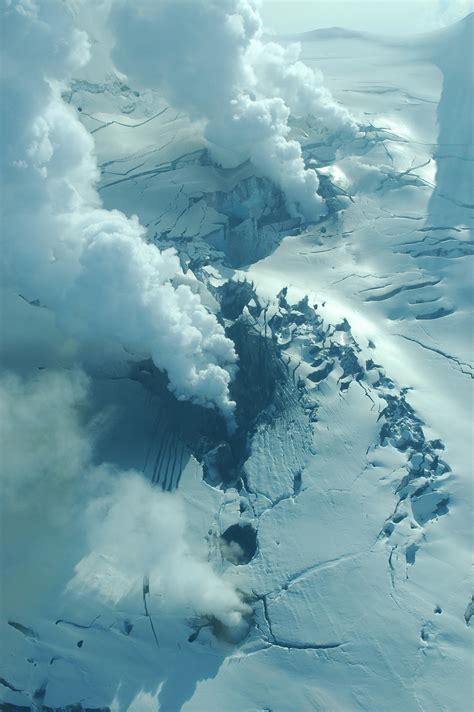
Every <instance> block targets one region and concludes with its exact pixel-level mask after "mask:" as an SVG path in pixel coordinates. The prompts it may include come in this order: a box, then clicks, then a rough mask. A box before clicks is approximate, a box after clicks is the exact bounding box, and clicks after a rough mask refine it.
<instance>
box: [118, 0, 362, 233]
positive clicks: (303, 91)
mask: <svg viewBox="0 0 474 712" xmlns="http://www.w3.org/2000/svg"><path fill="white" fill-rule="evenodd" d="M113 20H114V25H115V29H116V36H117V43H116V46H115V50H114V54H113V56H114V60H115V61H116V63H117V65H118V67H119V69H121V70H123V71H124V72H125V73H126V74H127V75H128V76H129V77H130V79H131V81H132V82H135V83H136V84H137V85H141V86H147V87H154V88H157V89H160V90H161V91H163V92H164V94H165V95H166V96H167V98H168V100H169V101H170V102H171V103H172V104H173V105H174V106H175V107H176V108H180V109H183V110H185V111H187V112H188V113H189V115H190V116H191V117H192V118H194V119H198V120H203V121H204V122H205V137H206V138H207V141H208V145H209V149H210V151H211V153H212V155H213V158H214V159H215V160H216V161H217V162H219V163H220V164H221V165H222V166H224V167H234V166H236V165H239V164H240V163H242V162H243V161H246V160H248V159H250V160H251V161H252V163H253V164H254V166H255V167H256V168H257V169H258V170H259V171H261V172H262V173H263V174H264V175H266V176H267V177H269V178H270V179H271V180H273V181H274V182H275V183H276V184H277V185H278V186H279V187H280V188H281V189H282V191H283V193H284V194H285V197H286V201H287V206H288V209H289V211H290V213H291V214H293V215H297V216H302V217H304V218H305V219H307V220H310V221H311V220H317V219H318V218H319V217H320V216H321V215H323V214H324V213H325V204H324V201H323V200H322V198H321V197H320V196H319V195H318V193H317V190H318V187H319V181H318V176H317V174H316V172H315V171H314V170H312V169H306V168H305V164H304V160H303V156H302V151H301V146H300V144H299V143H298V142H297V141H295V140H292V139H290V138H289V137H288V136H289V133H290V127H289V125H288V118H289V115H290V111H291V112H292V113H293V114H294V115H307V114H312V115H314V117H315V118H316V120H317V122H318V123H319V126H320V128H321V130H323V131H325V132H328V133H330V134H335V133H342V134H344V135H354V134H355V132H356V130H357V127H356V124H355V122H354V120H353V119H352V118H351V116H350V115H349V113H348V112H347V111H346V110H345V109H344V108H342V107H341V106H339V105H338V104H337V103H336V102H335V101H334V99H333V98H332V96H331V94H330V93H329V91H328V90H327V89H325V88H324V87H323V86H322V83H321V78H320V77H319V76H317V75H316V74H315V73H314V72H313V71H312V70H311V69H310V68H308V67H307V66H305V65H304V64H303V63H302V62H300V61H298V56H299V48H298V46H296V45H293V46H291V47H290V48H288V49H284V48H282V47H280V46H279V45H277V44H276V43H274V42H271V43H266V42H264V40H263V37H262V23H261V19H260V15H259V11H258V2H256V1H255V0H180V1H179V2H176V1H174V0H163V2H154V0H144V1H143V2H140V3H136V2H133V1H132V0H117V2H116V3H115V9H114V11H113ZM268 97H270V98H268Z"/></svg>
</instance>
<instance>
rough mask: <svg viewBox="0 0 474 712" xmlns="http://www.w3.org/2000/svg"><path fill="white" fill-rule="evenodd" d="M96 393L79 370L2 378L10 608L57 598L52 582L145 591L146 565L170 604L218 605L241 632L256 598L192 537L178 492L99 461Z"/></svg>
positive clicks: (0, 479) (204, 609)
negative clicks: (92, 402)
mask: <svg viewBox="0 0 474 712" xmlns="http://www.w3.org/2000/svg"><path fill="white" fill-rule="evenodd" d="M87 402H88V381H87V379H86V377H85V376H84V374H83V373H81V372H79V371H77V372H48V371H39V372H37V374H36V375H35V376H34V377H30V378H28V379H21V378H19V377H18V376H16V375H13V374H4V375H3V376H2V378H1V379H0V405H1V409H0V417H1V422H2V429H1V442H0V445H1V452H2V467H1V470H0V485H1V490H2V499H3V504H4V509H3V511H2V520H3V522H2V523H3V525H4V528H5V530H6V531H7V530H8V533H9V537H8V542H4V544H3V545H2V547H0V549H1V552H0V553H1V558H2V572H3V574H2V578H3V580H4V584H5V586H4V594H5V598H4V602H3V603H4V605H5V606H6V612H7V614H10V613H11V612H12V611H15V610H17V609H18V610H22V613H23V614H24V609H23V607H27V608H31V607H34V606H39V607H40V606H41V605H42V604H43V602H44V603H45V604H46V605H48V600H50V597H51V590H53V591H54V589H55V587H59V590H64V589H66V590H67V591H69V593H70V594H72V595H73V596H76V595H77V594H79V595H85V596H88V597H89V598H90V597H91V596H92V599H93V598H94V596H98V597H99V598H100V599H102V600H103V602H104V603H105V604H106V605H108V606H110V605H112V606H113V605H114V604H116V603H118V602H119V601H123V600H124V599H125V598H127V599H128V600H130V599H132V600H135V601H137V600H138V601H139V602H140V600H141V594H142V582H143V576H144V574H148V575H149V580H150V590H151V592H152V593H154V594H159V596H160V599H161V600H162V601H163V611H164V612H165V613H166V610H170V609H171V610H172V611H174V612H178V613H179V614H180V615H183V616H184V615H190V614H191V615H196V614H197V615H202V616H212V617H214V618H215V619H217V620H219V621H220V622H221V623H222V624H223V625H224V626H226V627H228V628H229V629H232V631H233V632H234V633H238V631H239V630H240V629H244V630H245V625H246V624H245V622H244V620H243V615H244V614H245V613H246V612H247V611H248V607H247V606H246V605H245V604H244V603H243V602H242V600H241V598H240V597H239V595H238V593H237V592H236V590H235V588H234V586H233V585H232V584H231V583H230V582H229V581H228V580H226V579H225V577H222V576H219V575H218V574H217V573H216V572H215V571H214V569H213V568H212V566H211V564H210V563H209V562H208V561H207V560H205V558H204V557H203V555H202V551H197V549H195V548H194V547H193V544H192V542H191V541H188V538H189V532H188V530H189V524H188V516H187V511H186V507H185V504H184V501H183V499H182V497H181V495H180V494H179V493H173V494H170V493H164V492H162V491H161V490H158V489H157V488H154V487H152V486H151V484H149V483H148V482H147V481H146V480H144V479H143V477H142V476H141V475H139V474H137V473H135V472H128V473H117V472H115V471H114V470H113V468H112V467H111V466H109V465H106V464H104V465H101V466H100V467H96V466H95V465H94V464H93V463H92V452H93V429H94V428H93V423H92V424H91V423H90V422H89V423H88V422H87V419H86V418H85V410H86V409H87V408H86V406H87ZM84 539H86V541H84ZM78 557H79V558H80V561H79V563H77V562H78ZM74 569H75V573H74V575H73V578H72V579H70V580H69V583H68V581H67V577H70V575H71V572H74ZM45 573H47V575H45ZM67 583H68V585H67V587H66V584H67ZM57 592H58V591H57V590H56V594H57Z"/></svg>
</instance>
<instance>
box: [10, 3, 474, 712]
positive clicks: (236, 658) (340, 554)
mask: <svg viewBox="0 0 474 712" xmlns="http://www.w3.org/2000/svg"><path fill="white" fill-rule="evenodd" d="M472 21H473V16H472V15H471V16H469V17H467V18H465V19H464V20H462V21H461V22H460V23H458V24H457V25H455V26H453V27H451V28H448V29H447V30H444V31H442V32H440V33H436V34H434V35H429V36H425V37H422V38H417V39H416V41H415V40H413V41H403V42H402V41H400V40H396V39H390V40H384V41H382V40H381V39H379V38H375V37H371V36H369V35H358V34H356V33H345V32H335V31H316V32H310V33H307V34H305V35H302V36H301V37H299V38H298V39H299V40H300V41H301V43H302V50H303V54H302V56H303V60H304V61H305V62H306V63H307V64H308V65H310V66H311V65H314V66H315V67H321V68H322V70H323V71H324V75H325V80H326V83H327V84H328V85H329V87H330V89H331V90H332V92H333V94H334V96H335V97H336V99H338V100H339V101H341V102H343V103H344V105H346V106H347V107H348V108H349V109H350V110H351V111H352V112H353V114H354V115H356V116H358V117H359V118H360V123H361V131H360V132H359V133H358V134H357V136H356V137H355V138H353V139H351V140H347V139H343V138H338V137H337V136H336V137H333V138H332V139H330V140H329V139H326V140H325V139H324V138H323V139H322V138H321V136H320V135H319V134H315V129H314V126H313V125H312V123H311V120H310V119H294V120H292V123H291V126H292V135H293V136H294V137H296V138H297V139H298V140H299V141H301V143H302V147H303V154H304V157H305V160H306V162H307V164H308V165H312V166H314V167H315V168H316V169H317V170H318V172H319V176H320V192H321V194H322V195H323V196H324V197H325V199H326V202H327V205H328V215H327V217H325V218H324V219H323V220H322V221H321V222H319V223H318V224H316V225H305V224H303V223H302V222H301V221H300V220H299V219H298V218H295V217H294V216H291V215H289V214H288V210H287V207H286V205H285V201H284V199H283V196H282V194H281V193H280V191H279V190H277V189H276V188H275V187H274V186H273V185H272V183H271V182H270V181H269V180H268V178H266V177H264V176H263V175H260V174H259V173H258V172H257V171H256V170H255V169H254V167H253V166H252V165H251V164H250V162H246V163H244V164H242V165H240V166H238V167H237V168H232V169H231V168H229V169H224V168H220V167H218V166H217V165H215V163H213V161H212V159H211V157H210V155H209V153H208V151H207V149H206V147H205V145H204V142H203V140H202V134H201V131H200V127H199V126H196V125H194V124H191V123H190V122H189V120H188V119H187V118H186V116H184V115H182V114H180V113H179V112H177V111H176V110H174V109H173V108H172V107H170V106H169V105H167V103H166V102H165V101H164V99H163V98H162V97H161V96H159V95H158V94H157V93H156V92H152V91H148V92H139V91H137V90H135V89H134V88H133V87H130V86H128V84H126V83H125V82H124V81H123V82H122V80H121V79H118V78H117V76H112V75H111V74H107V72H104V76H103V77H99V76H97V77H96V79H95V81H93V80H92V79H91V76H90V70H88V74H87V75H84V76H81V77H78V78H77V79H76V80H75V81H74V83H73V84H72V87H71V90H70V91H69V90H68V92H66V93H65V99H66V101H68V102H69V103H70V104H71V105H72V106H73V107H75V108H76V110H77V112H78V114H80V118H81V121H82V122H83V124H84V125H85V126H86V127H87V129H88V130H89V131H90V132H91V133H92V135H93V136H94V140H95V144H96V150H97V154H98V159H99V164H100V169H101V179H100V186H99V191H100V194H101V197H102V199H103V201H104V205H105V207H106V208H108V209H113V208H119V209H120V210H122V211H124V212H125V213H126V214H127V215H133V214H137V215H138V217H139V219H140V221H141V223H142V224H143V225H145V226H146V227H147V229H148V239H149V240H150V241H152V242H155V243H156V244H157V245H158V246H160V247H169V246H174V247H176V249H177V250H178V252H179V256H180V260H181V263H182V265H183V267H184V268H185V270H189V271H187V273H186V275H184V276H183V275H182V276H181V277H180V278H179V279H181V280H186V279H187V280H188V282H189V284H190V285H191V287H192V289H194V290H197V291H200V292H201V294H202V299H203V301H204V303H206V306H207V307H208V308H209V309H210V310H211V311H214V312H215V313H217V314H218V315H219V318H220V319H221V320H222V323H223V324H224V325H225V327H226V333H227V335H228V336H229V337H230V338H231V339H232V340H233V341H234V343H235V346H236V351H237V354H238V356H239V363H240V370H239V373H238V375H237V376H236V378H235V381H234V383H233V385H232V391H231V395H232V397H233V398H234V400H235V401H236V403H237V412H236V418H237V429H236V430H235V431H234V432H229V431H228V430H226V427H225V424H224V423H223V421H222V420H221V419H220V418H219V416H218V415H217V414H216V413H215V412H214V411H211V410H209V409H206V408H203V407H202V406H201V405H196V404H190V403H186V402H184V403H183V402H180V401H178V400H176V399H175V398H174V396H172V395H171V394H170V393H169V391H168V390H167V388H166V379H165V377H164V376H163V374H161V373H160V372H158V371H157V369H156V368H155V367H154V366H153V364H152V363H151V362H150V361H144V360H139V359H137V358H134V359H131V361H132V362H131V363H129V362H126V361H124V362H123V363H121V364H120V365H118V364H117V363H115V364H114V366H113V368H112V367H110V366H109V365H108V364H107V363H104V362H99V363H98V362H97V361H98V360H97V358H96V357H94V359H92V358H91V359H90V361H91V363H89V364H88V368H89V371H90V373H91V374H92V381H91V402H92V404H93V407H92V411H93V413H94V414H98V413H101V414H104V413H105V414H106V415H105V416H103V417H106V418H107V421H108V423H107V427H104V428H101V429H100V430H99V434H98V436H97V442H96V444H95V452H94V455H93V457H94V458H95V462H96V463H102V462H104V461H107V462H109V463H112V465H114V466H117V467H118V468H120V469H122V470H128V469H132V468H133V469H136V470H138V471H141V472H143V473H144V474H145V476H146V477H147V478H148V479H149V480H151V481H152V482H153V483H154V485H156V486H157V487H159V486H160V485H161V486H162V487H163V489H165V490H170V491H173V490H176V489H178V491H179V492H180V493H181V495H182V498H183V502H184V505H185V507H186V511H187V521H188V523H189V529H188V531H187V534H186V536H187V538H188V539H189V540H190V541H192V542H193V545H194V546H195V548H196V549H197V551H198V552H199V554H200V555H201V556H202V557H203V558H204V559H205V558H207V559H208V560H209V561H210V562H211V564H212V565H213V567H214V569H215V570H217V571H218V572H220V574H221V575H222V576H223V577H224V578H225V581H228V582H231V583H232V584H233V586H235V587H236V588H237V590H239V591H241V594H242V598H243V600H244V601H245V602H246V604H247V606H248V609H247V610H246V612H245V615H244V618H245V621H246V623H245V626H244V627H242V628H240V629H239V631H238V634H235V631H234V633H232V631H231V630H230V629H229V628H226V626H225V625H224V624H223V623H222V621H219V620H217V619H215V618H212V617H209V616H207V617H206V616H205V615H201V616H200V615H199V611H198V612H196V610H195V607H194V608H193V606H192V605H191V604H190V603H189V601H188V602H186V603H185V604H184V605H182V606H180V607H179V608H174V607H173V605H170V603H169V600H166V596H162V595H161V594H160V592H159V591H157V590H156V589H154V588H153V582H152V583H150V582H149V581H148V580H147V578H146V576H145V578H144V579H143V583H142V585H141V584H140V586H139V587H138V588H137V587H135V588H133V587H131V590H130V591H128V592H127V594H126V595H123V597H120V596H117V600H116V601H112V600H108V602H104V599H103V598H101V597H100V596H99V595H98V594H97V591H99V590H100V589H101V587H104V586H105V587H108V588H109V589H115V588H119V587H120V585H122V584H121V582H120V581H118V580H116V579H114V578H113V573H112V572H111V571H110V570H109V569H108V564H107V556H106V555H105V554H103V552H101V551H100V550H99V551H98V552H97V551H90V550H88V548H87V544H85V543H84V541H83V538H82V534H83V533H81V532H78V531H77V530H78V529H79V528H80V526H82V525H81V524H80V522H79V521H78V522H75V521H71V522H70V523H69V527H68V533H67V535H65V536H64V538H62V539H61V540H58V538H57V529H56V528H55V525H54V524H51V526H50V529H48V527H46V528H45V530H41V531H40V533H39V534H38V540H37V541H35V532H36V531H37V524H36V523H35V520H34V519H33V521H31V520H30V519H29V517H28V513H27V514H26V515H25V514H21V513H20V514H17V513H14V514H12V515H11V518H12V519H14V518H15V517H16V518H17V519H18V521H19V522H20V526H19V525H18V521H17V523H16V525H15V528H16V530H17V531H20V532H22V533H23V534H22V537H23V539H25V540H31V546H30V547H29V554H28V556H29V558H28V560H27V561H26V562H25V561H24V560H19V559H18V556H16V555H15V553H16V551H21V552H23V551H24V547H23V548H22V542H21V541H19V542H16V541H14V542H13V543H12V545H11V552H10V555H9V556H8V558H7V562H6V572H7V576H8V577H10V578H11V579H13V578H15V577H16V579H17V581H18V582H19V584H18V587H17V592H16V594H15V596H11V595H7V596H6V598H5V605H4V608H5V614H6V615H5V617H4V620H3V621H2V639H3V647H4V650H7V651H8V654H7V655H6V656H4V660H3V663H2V668H1V671H2V672H1V674H0V690H1V699H2V700H3V705H2V708H3V709H11V710H15V709H16V710H17V709H37V710H39V709H58V708H61V709H63V708H66V706H67V705H78V707H76V708H74V709H92V708H95V709H103V710H106V709H110V710H117V711H119V710H120V711H122V710H136V711H137V712H140V711H141V710H144V711H145V710H156V709H160V710H162V712H174V711H177V710H181V709H182V710H186V711H189V712H204V711H209V710H226V711H229V712H234V711H235V712H237V710H245V711H247V710H248V711H250V710H258V711H263V710H273V712H280V711H281V712H287V711H288V712H289V711H290V710H313V709H314V710H322V711H324V712H326V711H327V712H333V711H336V710H343V711H344V712H346V711H351V710H370V711H372V710H373V711H375V710H377V711H382V710H387V711H388V710H392V709H393V708H394V707H395V706H400V707H403V708H404V709H405V710H407V711H408V712H411V711H412V710H413V711H414V712H415V711H422V710H423V711H425V710H426V711H427V710H430V711H431V710H443V711H444V710H445V711H446V712H447V711H451V710H464V709H468V708H469V705H470V700H471V698H472V678H471V674H470V673H471V663H472V624H471V615H472V611H473V608H472V603H471V600H472V599H471V595H472V578H471V577H470V565H471V551H470V549H471V544H472V529H471V522H472V519H471V516H472V472H471V470H472V430H471V423H472V372H473V371H472V262H471V259H472V253H473V240H472V214H473V213H472V211H473V209H474V197H473V194H472V185H473V182H472V160H473V153H472V152H473V148H472V131H473V129H472V127H473V116H472V102H471V99H470V97H471V90H472V63H470V62H469V61H468V58H469V55H470V43H471V40H472V32H473V30H472ZM291 39H292V40H293V39H295V38H291ZM96 70H97V67H96ZM105 74H107V76H105ZM193 275H196V276H197V277H199V279H200V280H201V282H198V281H197V280H196V279H195V278H194V276H193ZM204 285H205V286H204ZM9 300H10V302H11V307H9V313H10V314H12V315H14V317H15V318H14V317H13V316H12V317H11V318H10V319H9V320H8V324H7V327H8V329H10V331H11V332H13V331H14V329H15V323H16V321H17V315H21V318H23V319H25V320H26V319H28V320H31V322H32V323H34V329H35V330H43V331H45V332H46V331H48V333H51V336H50V338H49V342H50V343H51V344H54V343H55V338H56V337H55V334H56V330H55V329H56V327H55V326H54V325H53V324H52V322H51V319H50V316H49V314H48V312H47V310H45V309H42V308H38V307H37V306H35V305H33V304H29V303H27V302H26V301H25V300H24V299H22V298H20V297H13V296H11V295H10V297H9ZM18 318H19V317H18ZM28 323H29V322H28ZM32 330H33V328H32ZM24 338H25V339H26V341H27V337H24ZM10 341H15V343H18V340H17V339H16V337H15V338H14V336H11V338H10ZM5 343H6V347H5V349H4V361H5V365H6V366H7V367H12V363H10V362H9V359H10V360H11V359H13V356H12V355H11V354H9V351H8V343H9V339H6V340H5ZM24 352H25V355H24V359H25V363H24V364H22V365H23V366H24V368H25V369H27V368H33V367H41V368H46V369H48V367H54V366H56V365H57V364H58V361H59V362H60V363H61V365H62V366H68V365H69V362H68V354H67V353H64V352H61V354H60V356H58V351H57V349H55V348H54V347H53V346H51V350H50V352H49V353H48V352H47V351H46V352H45V353H41V355H38V354H37V353H31V352H30V351H29V350H28V343H26V346H25V349H24ZM15 353H16V352H15ZM45 506H47V504H45ZM10 524H11V526H13V524H12V523H11V522H10V520H8V521H7V526H9V525H10ZM124 528H126V524H125V523H124ZM7 533H8V531H7ZM171 539H172V537H170V542H169V546H170V547H171V546H172V541H171ZM45 542H46V543H45ZM23 543H24V542H23ZM45 546H47V548H48V556H47V560H46V561H45V560H44V559H43V558H42V557H41V555H40V552H41V551H44V547H45ZM25 567H26V568H27V573H26V574H25V573H24V569H25ZM143 573H144V574H146V572H145V571H144V572H143ZM91 582H92V583H93V584H94V585H93V586H92V587H91V585H90V584H91ZM94 586H95V588H94ZM172 597H173V592H172V594H171V598H172ZM190 600H192V599H190ZM70 709H72V707H71V708H70Z"/></svg>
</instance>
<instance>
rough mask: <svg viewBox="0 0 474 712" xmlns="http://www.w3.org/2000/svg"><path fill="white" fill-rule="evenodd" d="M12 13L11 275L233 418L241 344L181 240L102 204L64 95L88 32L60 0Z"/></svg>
mask: <svg viewBox="0 0 474 712" xmlns="http://www.w3.org/2000/svg"><path fill="white" fill-rule="evenodd" d="M1 21H2V24H3V38H4V42H3V46H2V57H1V59H2V74H1V81H2V92H3V97H4V109H3V138H4V145H5V146H6V147H7V148H6V150H5V152H4V154H3V156H2V174H3V184H4V187H5V191H4V196H3V201H2V203H3V211H4V219H3V230H2V235H3V242H4V245H3V254H4V259H5V274H7V275H8V279H7V282H8V285H9V286H10V287H12V288H13V289H15V290H16V291H18V292H19V293H21V294H22V295H23V296H25V297H26V298H28V299H30V300H34V299H38V300H39V301H40V303H41V304H43V305H45V306H47V307H49V308H51V309H52V310H53V311H54V312H55V314H56V317H57V320H58V323H59V324H60V326H61V327H62V329H63V330H64V331H65V332H66V333H67V334H69V335H72V336H74V337H76V338H78V339H79V340H81V342H82V343H93V342H94V341H105V340H107V341H108V342H109V343H112V344H114V343H115V344H119V345H121V346H122V347H124V348H126V349H127V350H131V351H133V352H134V353H136V354H137V355H140V356H147V357H148V356H151V357H152V358H153V360H154V362H155V364H156V365H157V366H158V367H159V368H162V369H164V370H166V372H167V374H168V377H169V380H170V388H171V389H172V390H173V391H174V392H175V394H176V395H177V397H178V398H189V399H192V400H195V401H197V402H199V403H201V404H203V405H206V406H214V407H217V408H219V409H220V410H221V412H222V413H223V414H224V415H225V416H226V417H228V418H229V419H232V414H233V408H234V403H233V402H232V401H231V400H230V399H229V383H230V380H231V377H232V373H233V369H234V368H235V362H236V355H235V352H234V349H233V345H232V342H231V341H229V340H228V339H227V338H226V337H225V334H224V330H223V328H222V326H221V325H220V324H219V323H218V322H217V320H216V318H215V316H214V315H212V314H210V313H209V312H208V311H207V310H206V308H205V307H204V306H203V304H202V303H201V300H200V297H199V295H197V294H193V292H192V291H191V289H190V288H189V286H188V285H185V284H181V285H180V286H178V287H177V288H176V289H175V288H174V286H173V284H172V280H173V278H174V277H175V276H176V275H180V274H182V272H181V268H180V265H179V260H178V257H177V256H176V254H175V252H174V251H173V250H166V251H164V252H160V251H159V250H158V249H156V248H155V247H154V246H153V245H150V244H147V243H146V242H145V241H144V237H145V230H144V228H142V227H141V226H140V224H139V222H138V219H137V218H136V217H132V218H128V217H126V216H125V215H124V214H123V213H121V212H119V211H116V210H114V211H107V210H104V209H103V208H102V207H101V202H100V199H99V196H98V194H97V191H96V187H95V184H96V181H97V178H98V170H97V165H96V159H95V155H94V143H93V139H92V138H91V136H90V135H89V134H88V132H87V130H86V129H85V128H84V127H83V126H82V124H81V123H80V121H79V120H78V118H77V116H76V114H75V112H74V110H73V109H72V108H71V107H69V106H68V105H66V104H65V102H64V101H63V100H62V98H61V90H62V88H63V86H64V82H66V81H67V79H68V78H69V77H70V76H71V73H73V72H75V71H77V70H78V69H79V68H80V67H81V66H83V65H84V64H85V63H87V61H88V58H89V43H88V39H87V36H86V35H85V33H83V32H81V31H79V30H77V29H75V28H74V26H73V24H72V16H71V15H70V13H69V12H68V10H67V7H66V5H65V4H64V3H62V2H60V1H59V0H42V2H35V1H34V0H13V1H12V2H8V3H6V4H5V5H4V6H3V8H2V11H1Z"/></svg>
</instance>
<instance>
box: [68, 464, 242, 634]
mask: <svg viewBox="0 0 474 712" xmlns="http://www.w3.org/2000/svg"><path fill="white" fill-rule="evenodd" d="M86 526H87V531H88V535H89V539H90V549H91V553H90V554H89V556H87V557H86V558H84V559H83V560H82V561H81V562H80V564H79V565H78V566H77V567H76V575H75V577H74V578H73V579H72V581H71V582H70V585H69V588H70V590H72V591H75V592H82V591H84V592H85V593H87V592H90V591H92V592H94V593H96V594H98V595H99V596H100V597H101V598H103V599H104V601H106V602H108V603H113V604H116V603H118V602H119V601H123V600H124V599H126V598H128V597H130V596H132V597H134V596H135V597H136V596H137V594H138V595H139V596H140V595H141V592H142V585H143V579H144V574H145V573H146V574H147V578H148V581H149V589H150V591H151V592H152V593H154V594H159V596H160V598H162V600H163V602H164V607H165V608H168V609H175V610H176V609H177V610H179V611H185V610H186V609H188V608H189V609H191V611H192V612H194V613H195V614H196V613H197V614H199V615H202V616H206V615H212V616H213V617H214V618H216V619H217V620H219V621H220V622H221V623H223V624H224V625H225V626H226V627H228V628H231V629H234V630H236V629H239V627H243V628H245V623H244V621H243V619H242V616H243V614H244V613H246V612H248V610H249V609H248V606H246V605H245V604H244V603H243V602H242V600H241V599H240V597H239V595H238V594H237V592H236V591H235V589H234V588H233V586H232V585H231V584H230V582H229V581H227V580H226V579H225V578H222V577H220V576H218V575H217V573H216V572H215V571H214V570H213V568H212V566H211V564H210V563H209V562H208V561H205V560H204V559H202V558H199V556H198V555H197V554H196V553H195V552H194V550H193V548H192V545H191V542H190V541H188V536H187V514H186V508H185V504H184V501H183V499H182V498H181V497H180V495H179V494H178V493H173V494H170V493H167V492H162V491H161V490H158V489H156V488H154V487H152V486H151V485H150V484H149V483H148V482H147V481H145V480H144V479H143V478H142V477H141V476H140V475H138V474H134V473H128V474H126V475H123V476H122V477H120V478H118V479H116V480H115V482H114V484H113V487H112V488H111V491H110V492H109V494H107V495H106V496H104V497H103V498H101V499H98V500H95V501H94V502H93V503H92V504H91V506H90V507H89V509H88V512H87V518H86Z"/></svg>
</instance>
